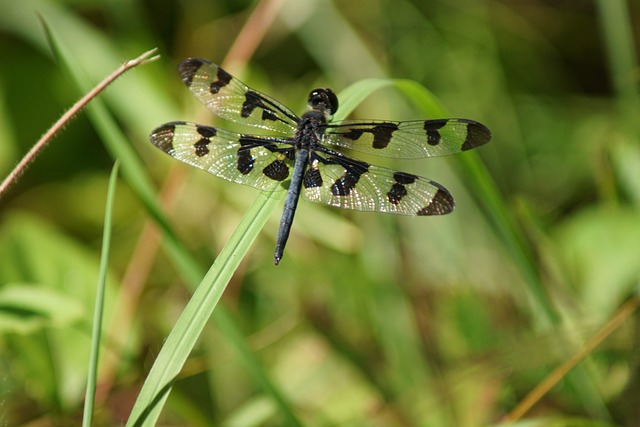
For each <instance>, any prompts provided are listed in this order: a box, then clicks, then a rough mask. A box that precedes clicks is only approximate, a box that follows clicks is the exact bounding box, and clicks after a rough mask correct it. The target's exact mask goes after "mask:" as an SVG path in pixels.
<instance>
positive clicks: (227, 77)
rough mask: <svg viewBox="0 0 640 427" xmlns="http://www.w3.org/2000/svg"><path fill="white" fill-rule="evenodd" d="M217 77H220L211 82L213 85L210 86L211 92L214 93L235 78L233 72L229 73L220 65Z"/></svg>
mask: <svg viewBox="0 0 640 427" xmlns="http://www.w3.org/2000/svg"><path fill="white" fill-rule="evenodd" d="M216 77H217V78H218V80H216V81H213V82H211V85H210V86H209V92H211V93H212V94H214V95H215V94H217V93H218V92H220V89H222V88H223V87H225V86H226V85H228V84H229V82H230V81H231V79H233V77H232V76H231V74H229V73H227V72H226V71H225V70H223V69H222V68H220V67H218V72H217V74H216Z"/></svg>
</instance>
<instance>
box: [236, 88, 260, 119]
mask: <svg viewBox="0 0 640 427" xmlns="http://www.w3.org/2000/svg"><path fill="white" fill-rule="evenodd" d="M257 107H263V108H264V104H263V103H262V101H261V99H260V96H259V95H258V94H257V93H255V92H254V91H252V90H249V91H247V93H246V94H245V96H244V102H243V103H242V110H241V111H240V115H241V116H242V117H249V116H250V115H251V113H253V110H255V109H256V108H257Z"/></svg>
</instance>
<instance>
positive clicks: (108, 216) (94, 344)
mask: <svg viewBox="0 0 640 427" xmlns="http://www.w3.org/2000/svg"><path fill="white" fill-rule="evenodd" d="M118 166H119V164H118V162H117V161H116V163H115V164H114V165H113V169H112V171H111V177H110V178H109V188H108V190H107V205H106V208H105V214H104V227H103V234H102V255H101V256H100V272H99V276H98V286H97V287H96V302H95V308H94V311H93V327H92V329H91V356H90V359H89V372H88V375H87V390H86V393H85V399H84V414H83V416H82V425H83V427H89V426H90V425H91V420H92V419H93V406H94V403H95V402H94V401H95V397H96V380H97V377H98V360H99V358H100V341H101V337H102V318H103V312H104V295H105V289H106V287H107V268H108V266H109V249H110V248H111V229H112V227H111V223H112V218H113V200H114V198H115V194H116V183H117V179H118Z"/></svg>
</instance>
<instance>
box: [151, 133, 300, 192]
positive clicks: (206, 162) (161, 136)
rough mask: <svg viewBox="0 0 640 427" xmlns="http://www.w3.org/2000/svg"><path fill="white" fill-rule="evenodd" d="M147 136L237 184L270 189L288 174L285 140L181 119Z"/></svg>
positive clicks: (186, 160) (289, 150)
mask: <svg viewBox="0 0 640 427" xmlns="http://www.w3.org/2000/svg"><path fill="white" fill-rule="evenodd" d="M149 139H150V140H151V143H152V144H153V145H155V146H156V147H158V148H159V149H161V150H162V151H164V152H165V153H167V154H169V155H170V156H172V157H174V158H176V159H178V160H180V161H182V162H184V163H187V164H189V165H191V166H195V167H197V168H200V169H203V170H205V171H207V172H209V173H211V174H213V175H215V176H218V177H220V178H223V179H226V180H228V181H232V182H236V183H238V184H245V185H250V186H252V187H255V188H258V189H260V190H268V191H272V190H275V189H277V188H278V187H281V186H282V183H283V182H284V181H286V180H288V179H289V178H290V177H289V175H290V167H291V165H292V159H293V157H294V153H293V147H292V146H291V145H290V144H289V143H288V142H287V141H286V140H279V139H277V138H269V137H258V136H253V135H243V134H238V133H234V132H229V131H225V130H222V129H218V128H215V127H211V126H203V125H198V124H195V123H185V122H172V123H166V124H164V125H162V126H160V127H159V128H157V129H155V130H154V131H153V132H152V133H151V135H150V136H149Z"/></svg>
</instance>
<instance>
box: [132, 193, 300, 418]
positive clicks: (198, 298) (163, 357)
mask: <svg viewBox="0 0 640 427" xmlns="http://www.w3.org/2000/svg"><path fill="white" fill-rule="evenodd" d="M282 194H283V193H282V192H280V193H276V194H274V195H272V196H271V197H268V196H266V195H265V194H261V195H260V196H259V197H258V198H257V199H256V201H255V202H254V203H253V205H252V206H251V207H250V208H249V210H248V211H247V212H246V213H245V215H244V216H243V218H242V220H241V222H240V224H239V225H238V227H237V228H236V230H235V231H234V233H233V235H232V236H231V238H230V239H229V241H228V242H227V244H226V245H225V246H224V248H223V249H222V251H221V252H220V255H219V256H218V258H216V261H215V262H214V263H213V265H212V266H211V268H210V269H209V272H208V273H207V274H206V276H205V277H204V279H203V280H202V282H201V283H200V285H199V286H198V288H197V289H196V291H195V293H194V294H193V297H192V298H191V300H190V301H189V303H188V304H187V306H186V307H185V309H184V311H183V312H182V314H181V315H180V318H179V319H178V321H177V322H176V324H175V326H174V328H173V330H172V331H171V333H170V334H169V336H168V337H167V340H166V342H165V344H164V346H163V347H162V350H161V351H160V354H159V355H158V357H157V358H156V361H155V363H154V365H153V367H152V368H151V371H150V372H149V375H148V376H147V380H146V381H145V383H144V385H143V387H142V390H141V391H140V394H139V397H138V399H137V401H136V404H135V406H134V407H133V411H132V412H131V416H130V418H129V421H128V422H127V426H152V425H155V423H156V421H157V419H158V416H159V415H160V412H161V410H162V406H163V404H164V402H165V400H166V399H167V397H168V392H169V390H170V389H171V386H172V384H173V382H174V381H175V379H176V377H177V375H178V374H179V373H180V370H181V369H182V366H183V365H184V363H185V361H186V359H187V357H188V356H189V354H190V353H191V350H192V349H193V346H194V345H195V343H196V341H197V340H198V337H199V336H200V334H201V333H202V330H203V329H204V327H205V324H206V322H207V321H208V320H209V317H210V316H211V315H212V314H213V313H214V309H215V308H216V305H217V303H218V301H219V300H220V297H221V296H222V293H223V292H224V290H225V288H226V286H227V284H228V283H229V280H230V279H231V276H232V275H233V273H234V272H235V270H236V268H237V267H238V264H239V263H240V261H241V260H242V258H243V257H244V255H245V254H246V252H247V251H248V249H249V247H250V245H251V243H252V242H253V240H254V239H255V238H256V236H257V235H258V233H259V232H260V230H261V229H262V227H263V226H264V224H265V222H266V221H267V219H268V218H269V215H270V213H271V212H272V211H273V209H274V208H275V206H277V205H278V204H279V202H280V200H281V198H282V197H281V196H282ZM216 313H217V310H216ZM215 317H216V321H217V323H218V324H220V323H221V322H222V323H225V322H229V323H230V318H229V316H228V315H227V314H226V312H225V313H224V314H216V316H215ZM227 326H228V329H229V330H235V328H234V327H233V325H232V324H229V325H227ZM236 339H237V340H238V341H243V339H242V335H238V336H236ZM241 355H242V356H243V357H246V358H247V359H248V360H245V361H246V362H247V365H248V366H249V367H250V369H251V371H252V373H253V374H254V376H255V377H256V378H258V379H259V382H260V383H261V385H262V386H263V387H265V388H266V389H267V390H268V391H269V392H270V393H271V394H272V395H273V396H274V397H276V400H277V401H279V402H280V403H281V405H280V406H281V408H288V405H287V404H286V402H285V401H284V399H283V398H282V397H281V395H280V393H279V392H278V391H277V389H276V388H275V387H273V386H272V385H271V383H270V381H269V380H268V379H267V377H266V376H265V375H264V370H263V368H262V367H261V366H260V364H259V363H256V362H255V360H254V358H253V356H250V351H249V350H246V351H242V352H241ZM248 356H250V357H248ZM283 414H284V415H285V417H286V418H287V421H288V423H287V425H292V426H297V425H300V424H299V422H298V421H297V420H296V418H295V416H294V415H293V414H292V412H291V411H288V410H285V411H283Z"/></svg>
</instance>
